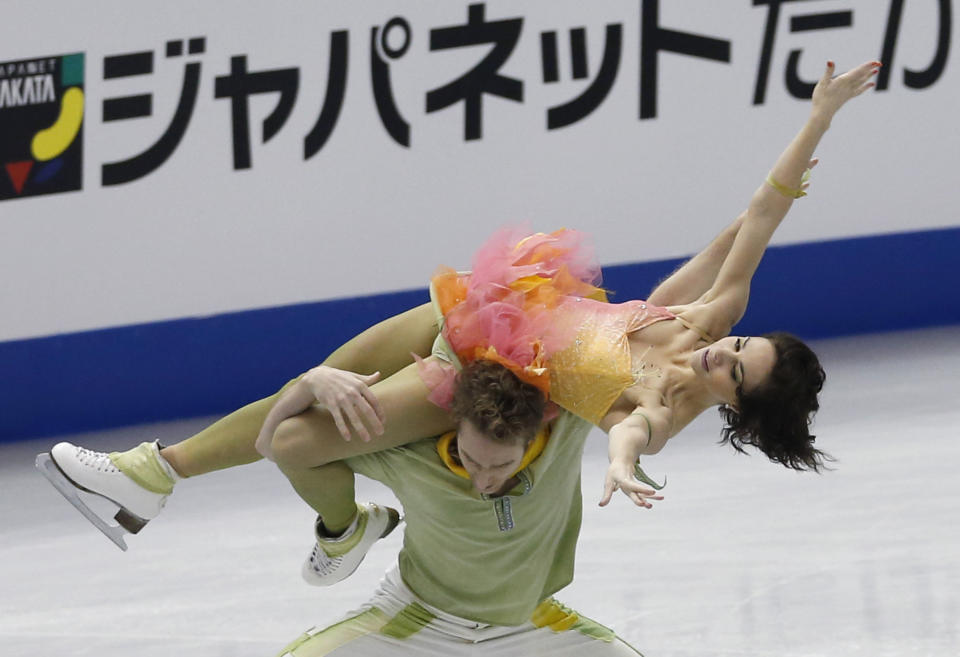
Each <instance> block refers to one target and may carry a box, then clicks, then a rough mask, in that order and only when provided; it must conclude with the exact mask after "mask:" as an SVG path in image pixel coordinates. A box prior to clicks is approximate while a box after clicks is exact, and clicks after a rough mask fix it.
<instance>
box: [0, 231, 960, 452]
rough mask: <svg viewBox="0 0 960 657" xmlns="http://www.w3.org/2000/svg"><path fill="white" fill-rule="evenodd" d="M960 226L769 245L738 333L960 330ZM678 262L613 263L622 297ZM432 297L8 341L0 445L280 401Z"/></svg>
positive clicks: (1, 350) (642, 291)
mask: <svg viewBox="0 0 960 657" xmlns="http://www.w3.org/2000/svg"><path fill="white" fill-rule="evenodd" d="M958 251H960V228H950V229H944V230H934V231H923V232H915V233H900V234H894V235H881V236H871V237H862V238H854V239H845V240H835V241H827V242H815V243H806V244H798V245H792V246H785V247H773V248H771V249H769V250H768V252H767V255H766V257H765V258H764V261H763V263H762V264H761V266H760V271H758V273H757V276H756V277H755V279H754V285H753V289H752V292H751V301H750V308H749V309H748V311H747V315H746V316H745V317H744V319H743V321H742V322H741V323H740V325H739V326H738V327H737V329H736V330H737V332H738V333H742V334H754V333H763V332H766V331H770V330H774V329H779V330H788V331H791V332H793V333H796V334H798V335H800V336H802V337H805V338H823V337H831V336H839V335H850V334H855V333H867V332H876V331H890V330H899V329H907V328H919V327H923V326H932V325H939V324H954V323H960V292H958V290H957V285H956V281H957V278H958V277H957V275H956V273H955V271H954V269H955V268H954V261H955V260H956V253H957V252H958ZM679 264H680V261H679V260H664V261H658V262H649V263H636V264H624V265H614V266H609V267H606V268H605V269H604V286H605V287H607V288H608V289H610V290H613V291H615V293H616V294H615V296H614V298H613V300H614V301H616V300H627V299H632V298H642V297H644V296H646V295H647V294H649V291H650V290H651V288H652V287H653V286H654V285H655V284H656V282H657V281H659V280H661V279H662V278H664V277H665V276H666V275H668V274H669V273H670V272H671V271H673V270H674V269H675V268H676V267H677V266H678V265H679ZM426 299H427V294H426V291H425V290H423V289H420V290H413V291H407V292H395V293H389V294H379V295H374V296H368V297H358V298H349V299H339V300H333V301H322V302H317V303H306V304H299V305H294V306H284V307H280V308H269V309H263V310H252V311H244V312H236V313H228V314H223V315H217V316H213V317H209V318H199V319H181V320H173V321H166V322H159V323H153V324H143V325H137V326H128V327H120V328H110V329H103V330H96V331H86V332H82V333H72V334H66V335H59V336H53V337H46V338H36V339H27V340H17V341H10V342H3V343H0V371H2V372H3V376H2V377H0V399H2V400H3V409H2V412H0V442H6V441H13V440H20V439H25V438H34V437H39V436H50V435H57V434H63V433H75V432H81V431H89V430H95V429H104V428H108V427H117V426H124V425H130V424H136V423H142V422H153V421H162V420H169V419H174V418H183V417H192V416H200V415H211V414H215V413H221V412H227V411H230V410H232V409H233V408H236V407H238V406H240V405H242V404H245V403H248V402H250V401H253V400H255V399H258V398H260V397H263V396H265V395H268V394H271V393H272V392H273V391H275V390H276V389H277V388H279V387H280V386H281V385H282V384H283V383H284V382H286V381H287V380H288V379H289V378H291V377H292V376H294V375H296V374H298V373H300V372H302V371H304V370H306V369H307V368H309V367H311V366H313V365H315V364H317V363H318V362H320V361H321V360H323V358H324V357H325V356H326V355H327V354H328V353H330V352H331V351H333V350H334V349H335V348H336V347H337V346H339V345H340V344H342V343H343V342H345V341H346V340H348V339H349V338H350V337H352V336H353V335H355V334H356V333H358V332H360V331H361V330H363V329H364V328H365V327H367V326H369V325H371V324H374V323H376V322H378V321H380V320H382V319H384V318H386V317H389V316H391V315H393V314H396V313H398V312H400V311H402V310H405V309H407V308H410V307H412V306H414V305H417V304H419V303H423V302H424V301H426Z"/></svg>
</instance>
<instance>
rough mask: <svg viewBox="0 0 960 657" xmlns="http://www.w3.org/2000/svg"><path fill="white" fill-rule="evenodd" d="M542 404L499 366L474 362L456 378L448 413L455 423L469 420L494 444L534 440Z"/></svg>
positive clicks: (536, 394) (538, 395) (536, 393)
mask: <svg viewBox="0 0 960 657" xmlns="http://www.w3.org/2000/svg"><path fill="white" fill-rule="evenodd" d="M545 404H546V400H545V399H544V396H543V393H542V392H540V390H539V389H538V388H536V387H534V386H532V385H530V384H529V383H524V382H523V381H521V380H520V379H519V378H517V375H515V374H514V373H513V372H511V371H510V370H508V369H507V368H506V367H504V366H503V365H500V364H499V363H495V362H493V361H489V360H477V361H474V362H472V363H470V364H469V365H467V366H466V367H464V368H463V370H462V371H461V372H460V373H459V374H457V384H456V389H455V391H454V393H453V404H452V408H451V411H452V413H453V419H454V420H455V421H456V422H458V423H459V422H460V421H461V420H470V422H471V423H472V424H473V426H474V427H476V428H477V430H478V431H480V432H482V433H483V434H484V435H486V436H487V437H489V438H492V439H493V440H496V441H498V442H510V441H513V440H518V439H519V440H523V441H524V442H529V441H530V440H532V439H533V438H534V436H535V435H536V433H537V429H538V428H539V427H540V423H541V422H542V421H543V411H544V406H545Z"/></svg>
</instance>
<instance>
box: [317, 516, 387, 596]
mask: <svg viewBox="0 0 960 657" xmlns="http://www.w3.org/2000/svg"><path fill="white" fill-rule="evenodd" d="M401 520H402V519H401V518H400V513H399V512H398V511H397V510H396V509H391V508H390V507H387V506H378V505H376V504H372V503H368V504H358V505H357V517H356V518H355V519H354V521H353V523H352V524H351V525H350V527H348V528H347V530H346V531H345V532H343V534H342V535H340V536H337V537H336V538H327V537H325V536H322V535H321V533H320V527H321V526H322V523H321V520H320V518H317V531H316V536H317V542H316V543H315V544H314V546H313V552H311V553H310V557H309V558H308V559H307V560H306V561H305V562H304V563H303V569H302V571H301V573H302V575H303V579H305V580H306V581H307V583H308V584H313V585H314V586H330V585H331V584H336V583H337V582H339V581H341V580H344V579H346V578H347V577H349V576H350V575H351V574H353V571H355V570H356V569H357V567H358V566H359V565H360V562H361V561H363V558H364V557H365V556H367V551H368V550H369V549H370V547H371V546H372V545H373V544H374V543H376V542H377V541H378V540H380V539H381V538H384V537H385V536H387V535H388V534H389V533H390V532H392V531H393V530H394V529H396V527H397V525H399V524H400V522H401Z"/></svg>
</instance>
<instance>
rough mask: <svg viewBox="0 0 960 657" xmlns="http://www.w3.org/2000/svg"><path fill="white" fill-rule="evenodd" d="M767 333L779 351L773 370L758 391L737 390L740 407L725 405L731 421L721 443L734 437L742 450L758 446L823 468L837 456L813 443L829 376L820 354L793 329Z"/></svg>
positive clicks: (806, 466) (791, 463)
mask: <svg viewBox="0 0 960 657" xmlns="http://www.w3.org/2000/svg"><path fill="white" fill-rule="evenodd" d="M763 337H764V338H766V339H768V340H770V342H772V343H773V347H774V349H775V350H776V354H777V360H776V363H774V366H773V371H772V372H771V373H770V378H769V379H768V380H767V381H766V382H765V383H764V384H763V385H762V386H760V387H759V388H758V389H757V390H755V391H753V392H751V393H749V394H744V392H743V391H742V390H741V389H738V390H737V406H738V408H737V409H734V408H732V407H730V406H721V407H720V415H721V416H722V417H723V420H724V422H725V423H726V426H724V428H723V432H722V433H723V437H722V438H721V440H720V442H721V444H723V443H727V442H729V443H730V444H731V445H733V447H734V449H736V450H737V451H738V452H743V451H744V449H743V446H744V445H753V446H754V447H756V448H757V449H759V450H760V451H761V452H763V453H764V454H766V455H767V457H768V458H769V459H770V460H771V461H775V462H777V463H781V464H783V465H785V466H786V467H788V468H793V469H794V470H813V471H814V472H819V471H820V469H821V468H823V467H825V466H824V461H833V460H834V459H833V458H832V457H831V456H830V455H829V454H827V453H826V452H822V451H820V450H819V449H817V448H815V447H814V446H813V442H814V438H815V436H813V435H812V434H811V433H810V423H811V421H812V420H813V415H814V413H816V412H817V410H818V409H819V408H820V402H819V401H818V400H817V395H818V394H819V393H820V391H821V390H822V389H823V381H824V378H825V377H826V375H825V374H824V372H823V368H822V367H820V361H819V360H818V359H817V355H816V354H815V353H813V350H811V349H810V347H808V346H807V345H805V344H804V343H803V342H801V341H800V340H799V339H798V338H796V337H794V336H792V335H790V334H789V333H768V334H767V335H764V336H763Z"/></svg>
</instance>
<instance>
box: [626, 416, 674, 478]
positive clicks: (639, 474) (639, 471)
mask: <svg viewBox="0 0 960 657" xmlns="http://www.w3.org/2000/svg"><path fill="white" fill-rule="evenodd" d="M630 415H639V416H640V417H642V418H643V419H644V420H646V421H647V439H648V440H652V439H653V426H652V425H651V424H650V418H648V417H647V416H646V414H645V413H643V412H642V411H640V410H639V409H637V410H635V411H634V412H633V413H631V414H630ZM633 476H634V477H636V478H637V480H638V481H641V482H643V483H645V484H646V485H647V486H650V487H651V488H653V489H654V490H660V489H662V488H663V487H664V486H666V485H667V480H666V478H664V480H663V483H662V484H658V483H657V482H656V481H654V480H653V479H652V478H651V477H650V475H648V474H647V473H646V472H644V471H643V468H641V467H640V459H639V458H637V462H636V463H635V464H634V465H633Z"/></svg>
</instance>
